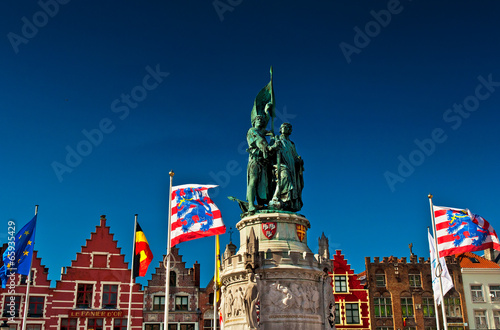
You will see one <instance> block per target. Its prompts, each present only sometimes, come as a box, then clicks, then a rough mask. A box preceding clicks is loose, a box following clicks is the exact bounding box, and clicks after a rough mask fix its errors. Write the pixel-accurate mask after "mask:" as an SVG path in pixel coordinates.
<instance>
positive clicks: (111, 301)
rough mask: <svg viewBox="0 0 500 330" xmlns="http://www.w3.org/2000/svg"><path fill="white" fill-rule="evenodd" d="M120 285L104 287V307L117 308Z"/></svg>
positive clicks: (106, 285)
mask: <svg viewBox="0 0 500 330" xmlns="http://www.w3.org/2000/svg"><path fill="white" fill-rule="evenodd" d="M117 297H118V285H110V284H105V285H103V286H102V307H103V308H116V305H117Z"/></svg>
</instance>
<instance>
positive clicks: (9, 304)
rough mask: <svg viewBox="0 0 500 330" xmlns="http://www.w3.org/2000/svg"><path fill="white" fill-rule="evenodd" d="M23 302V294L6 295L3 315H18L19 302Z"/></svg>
mask: <svg viewBox="0 0 500 330" xmlns="http://www.w3.org/2000/svg"><path fill="white" fill-rule="evenodd" d="M20 303H21V296H5V303H4V306H3V314H2V316H3V317H18V316H19V304H20Z"/></svg>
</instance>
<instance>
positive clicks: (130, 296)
mask: <svg viewBox="0 0 500 330" xmlns="http://www.w3.org/2000/svg"><path fill="white" fill-rule="evenodd" d="M136 234H137V214H136V215H135V220H134V241H133V242H132V268H131V269H130V291H129V295H128V316H127V330H130V328H131V327H132V324H131V321H132V315H131V313H132V288H133V286H134V261H135V239H136V237H135V235H136Z"/></svg>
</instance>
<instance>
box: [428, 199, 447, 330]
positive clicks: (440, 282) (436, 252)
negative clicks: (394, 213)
mask: <svg viewBox="0 0 500 330" xmlns="http://www.w3.org/2000/svg"><path fill="white" fill-rule="evenodd" d="M427 197H429V204H430V207H431V218H432V233H433V234H434V245H435V246H436V249H435V254H436V256H435V258H436V260H437V264H438V265H439V268H441V263H440V262H439V247H438V241H437V235H436V219H435V218H434V206H433V204H432V194H429V195H428V196H427ZM441 273H442V272H441ZM441 273H440V274H437V273H436V276H437V277H438V278H439V291H440V295H441V312H442V313H443V325H444V330H448V320H447V319H446V310H445V306H444V305H445V304H444V294H443V282H442V280H441ZM436 316H437V311H436Z"/></svg>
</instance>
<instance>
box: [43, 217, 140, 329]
mask: <svg viewBox="0 0 500 330" xmlns="http://www.w3.org/2000/svg"><path fill="white" fill-rule="evenodd" d="M109 229H110V228H109V227H107V226H106V216H104V215H102V216H101V220H100V224H99V226H96V231H95V232H93V233H92V234H91V236H90V239H87V242H86V244H85V246H82V250H81V252H79V253H77V255H76V259H75V260H73V261H72V262H71V266H70V267H67V269H66V271H63V272H62V274H61V279H60V280H58V281H57V283H56V287H55V289H54V292H53V300H52V306H51V311H50V321H49V322H48V324H47V326H46V327H45V329H54V330H56V329H65V330H78V329H111V328H113V329H114V330H125V329H126V328H127V317H128V305H129V294H130V293H129V292H130V275H131V270H130V269H129V267H128V263H126V262H125V256H124V255H123V254H122V253H121V248H119V247H118V246H117V241H115V240H113V234H111V233H110V230H109ZM142 300H143V292H142V290H141V286H140V284H134V285H133V286H132V308H131V314H132V318H131V328H132V329H137V330H138V329H142Z"/></svg>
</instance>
